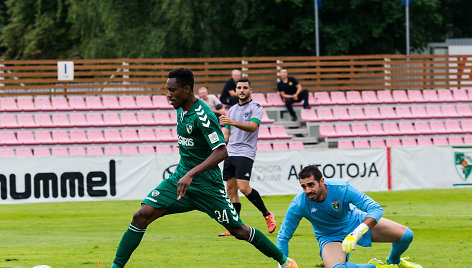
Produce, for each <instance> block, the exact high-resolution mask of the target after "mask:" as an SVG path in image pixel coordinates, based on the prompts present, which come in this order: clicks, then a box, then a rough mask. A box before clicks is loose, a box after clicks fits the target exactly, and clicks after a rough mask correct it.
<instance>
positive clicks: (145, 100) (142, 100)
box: [136, 95, 157, 109]
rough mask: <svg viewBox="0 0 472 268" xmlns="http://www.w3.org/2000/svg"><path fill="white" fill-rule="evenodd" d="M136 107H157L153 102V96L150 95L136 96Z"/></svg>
mask: <svg viewBox="0 0 472 268" xmlns="http://www.w3.org/2000/svg"><path fill="white" fill-rule="evenodd" d="M136 108H138V109H156V108H157V107H156V106H155V105H154V104H153V103H152V100H151V97H150V96H148V95H140V96H136Z"/></svg>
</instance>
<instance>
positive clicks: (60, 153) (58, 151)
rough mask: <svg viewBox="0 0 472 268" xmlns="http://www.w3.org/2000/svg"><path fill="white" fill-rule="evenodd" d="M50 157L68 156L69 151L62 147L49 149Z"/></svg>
mask: <svg viewBox="0 0 472 268" xmlns="http://www.w3.org/2000/svg"><path fill="white" fill-rule="evenodd" d="M51 155H52V156H68V155H69V151H68V150H67V148H64V147H52V149H51Z"/></svg>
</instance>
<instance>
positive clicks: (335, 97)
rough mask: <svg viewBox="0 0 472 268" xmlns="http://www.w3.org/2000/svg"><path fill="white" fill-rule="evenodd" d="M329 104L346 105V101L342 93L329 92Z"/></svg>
mask: <svg viewBox="0 0 472 268" xmlns="http://www.w3.org/2000/svg"><path fill="white" fill-rule="evenodd" d="M331 103H332V104H348V101H347V99H346V95H344V92H343V91H331Z"/></svg>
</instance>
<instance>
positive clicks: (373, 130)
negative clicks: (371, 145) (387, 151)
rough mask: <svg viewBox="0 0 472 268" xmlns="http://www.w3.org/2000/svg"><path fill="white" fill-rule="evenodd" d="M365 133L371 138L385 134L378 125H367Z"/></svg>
mask: <svg viewBox="0 0 472 268" xmlns="http://www.w3.org/2000/svg"><path fill="white" fill-rule="evenodd" d="M367 131H368V132H369V134H370V135H372V136H382V135H385V132H384V131H383V129H382V125H380V123H367Z"/></svg>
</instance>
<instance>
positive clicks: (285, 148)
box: [272, 142, 289, 151]
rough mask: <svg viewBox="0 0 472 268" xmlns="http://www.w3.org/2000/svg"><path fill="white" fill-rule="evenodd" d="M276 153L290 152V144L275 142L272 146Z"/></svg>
mask: <svg viewBox="0 0 472 268" xmlns="http://www.w3.org/2000/svg"><path fill="white" fill-rule="evenodd" d="M272 146H273V150H274V151H288V150H289V149H288V144H287V143H286V142H274V144H272Z"/></svg>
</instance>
